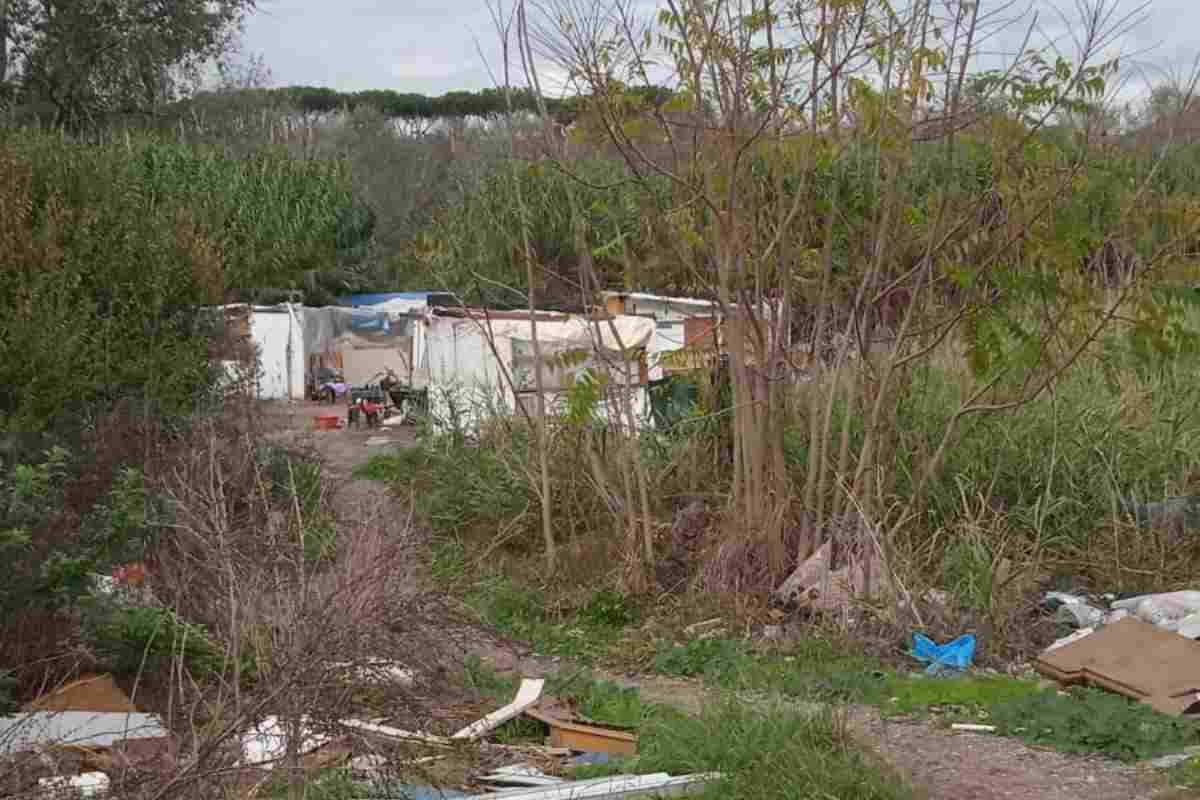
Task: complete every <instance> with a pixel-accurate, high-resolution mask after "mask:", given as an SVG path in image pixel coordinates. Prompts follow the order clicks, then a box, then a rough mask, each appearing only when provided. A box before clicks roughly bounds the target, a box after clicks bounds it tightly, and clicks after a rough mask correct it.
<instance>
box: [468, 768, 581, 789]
mask: <svg viewBox="0 0 1200 800" xmlns="http://www.w3.org/2000/svg"><path fill="white" fill-rule="evenodd" d="M480 781H482V782H483V783H494V784H498V785H501V786H557V785H558V784H560V783H566V781H565V780H563V779H562V778H556V777H554V776H553V775H547V774H546V773H544V772H542V771H541V770H540V769H538V768H537V767H534V766H532V765H530V764H513V765H512V766H508V767H500V768H499V769H494V770H492V771H491V772H490V773H488V774H487V775H484V776H483V777H482V778H480Z"/></svg>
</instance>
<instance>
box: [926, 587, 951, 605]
mask: <svg viewBox="0 0 1200 800" xmlns="http://www.w3.org/2000/svg"><path fill="white" fill-rule="evenodd" d="M924 598H925V602H926V603H929V604H930V605H933V606H948V605H950V593H949V592H947V591H944V590H942V589H930V590H928V591H927V592H925V594H924Z"/></svg>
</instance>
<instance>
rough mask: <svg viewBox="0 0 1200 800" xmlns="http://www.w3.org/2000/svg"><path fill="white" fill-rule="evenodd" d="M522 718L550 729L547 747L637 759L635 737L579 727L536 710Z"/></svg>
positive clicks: (604, 729) (612, 731)
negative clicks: (532, 719) (542, 723)
mask: <svg viewBox="0 0 1200 800" xmlns="http://www.w3.org/2000/svg"><path fill="white" fill-rule="evenodd" d="M525 714H526V715H527V716H530V717H533V718H534V719H536V720H538V721H539V722H544V723H546V725H548V726H549V727H550V746H551V747H569V748H571V749H572V750H579V751H581V752H584V753H610V754H612V755H618V756H634V755H637V736H635V735H634V734H632V733H625V732H624V731H614V730H610V729H608V728H599V727H596V726H594V725H581V724H579V723H577V722H570V721H568V720H564V719H561V718H560V717H556V716H553V715H551V714H547V713H545V712H544V711H541V710H539V709H536V708H530V709H526V711H525Z"/></svg>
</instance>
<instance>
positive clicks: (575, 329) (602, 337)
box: [476, 317, 655, 353]
mask: <svg viewBox="0 0 1200 800" xmlns="http://www.w3.org/2000/svg"><path fill="white" fill-rule="evenodd" d="M476 324H478V325H482V326H484V327H483V330H487V331H490V333H491V335H492V336H494V337H496V338H497V339H511V340H513V341H515V342H532V341H533V326H532V325H531V324H530V322H529V320H524V319H499V320H491V321H490V322H484V321H482V320H480V321H479V322H478V323H476ZM654 329H655V325H654V320H652V319H649V318H647V317H616V318H614V319H613V320H611V321H609V320H604V321H601V322H592V321H590V320H586V319H584V318H582V317H571V318H569V319H565V320H561V321H557V320H556V321H553V322H548V321H539V322H538V324H537V337H538V344H539V345H540V346H541V347H542V348H543V349H544V350H545V351H547V352H562V351H565V350H594V349H596V347H597V344H599V347H601V348H603V349H604V350H608V351H610V352H614V353H618V352H620V351H621V350H622V349H624V350H636V349H638V348H644V347H646V346H647V345H648V344H649V343H650V340H651V337H653V336H654Z"/></svg>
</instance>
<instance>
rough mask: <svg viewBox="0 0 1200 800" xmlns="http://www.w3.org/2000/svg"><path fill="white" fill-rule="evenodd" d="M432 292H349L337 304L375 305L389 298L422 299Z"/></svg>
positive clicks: (356, 306) (353, 306)
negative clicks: (349, 293)
mask: <svg viewBox="0 0 1200 800" xmlns="http://www.w3.org/2000/svg"><path fill="white" fill-rule="evenodd" d="M430 294H432V292H379V293H376V294H351V295H343V296H341V297H339V298H338V305H340V306H350V307H352V308H358V307H360V306H377V305H379V304H380V303H386V302H388V301H389V300H424V299H426V298H428V297H429V295H430Z"/></svg>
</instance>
